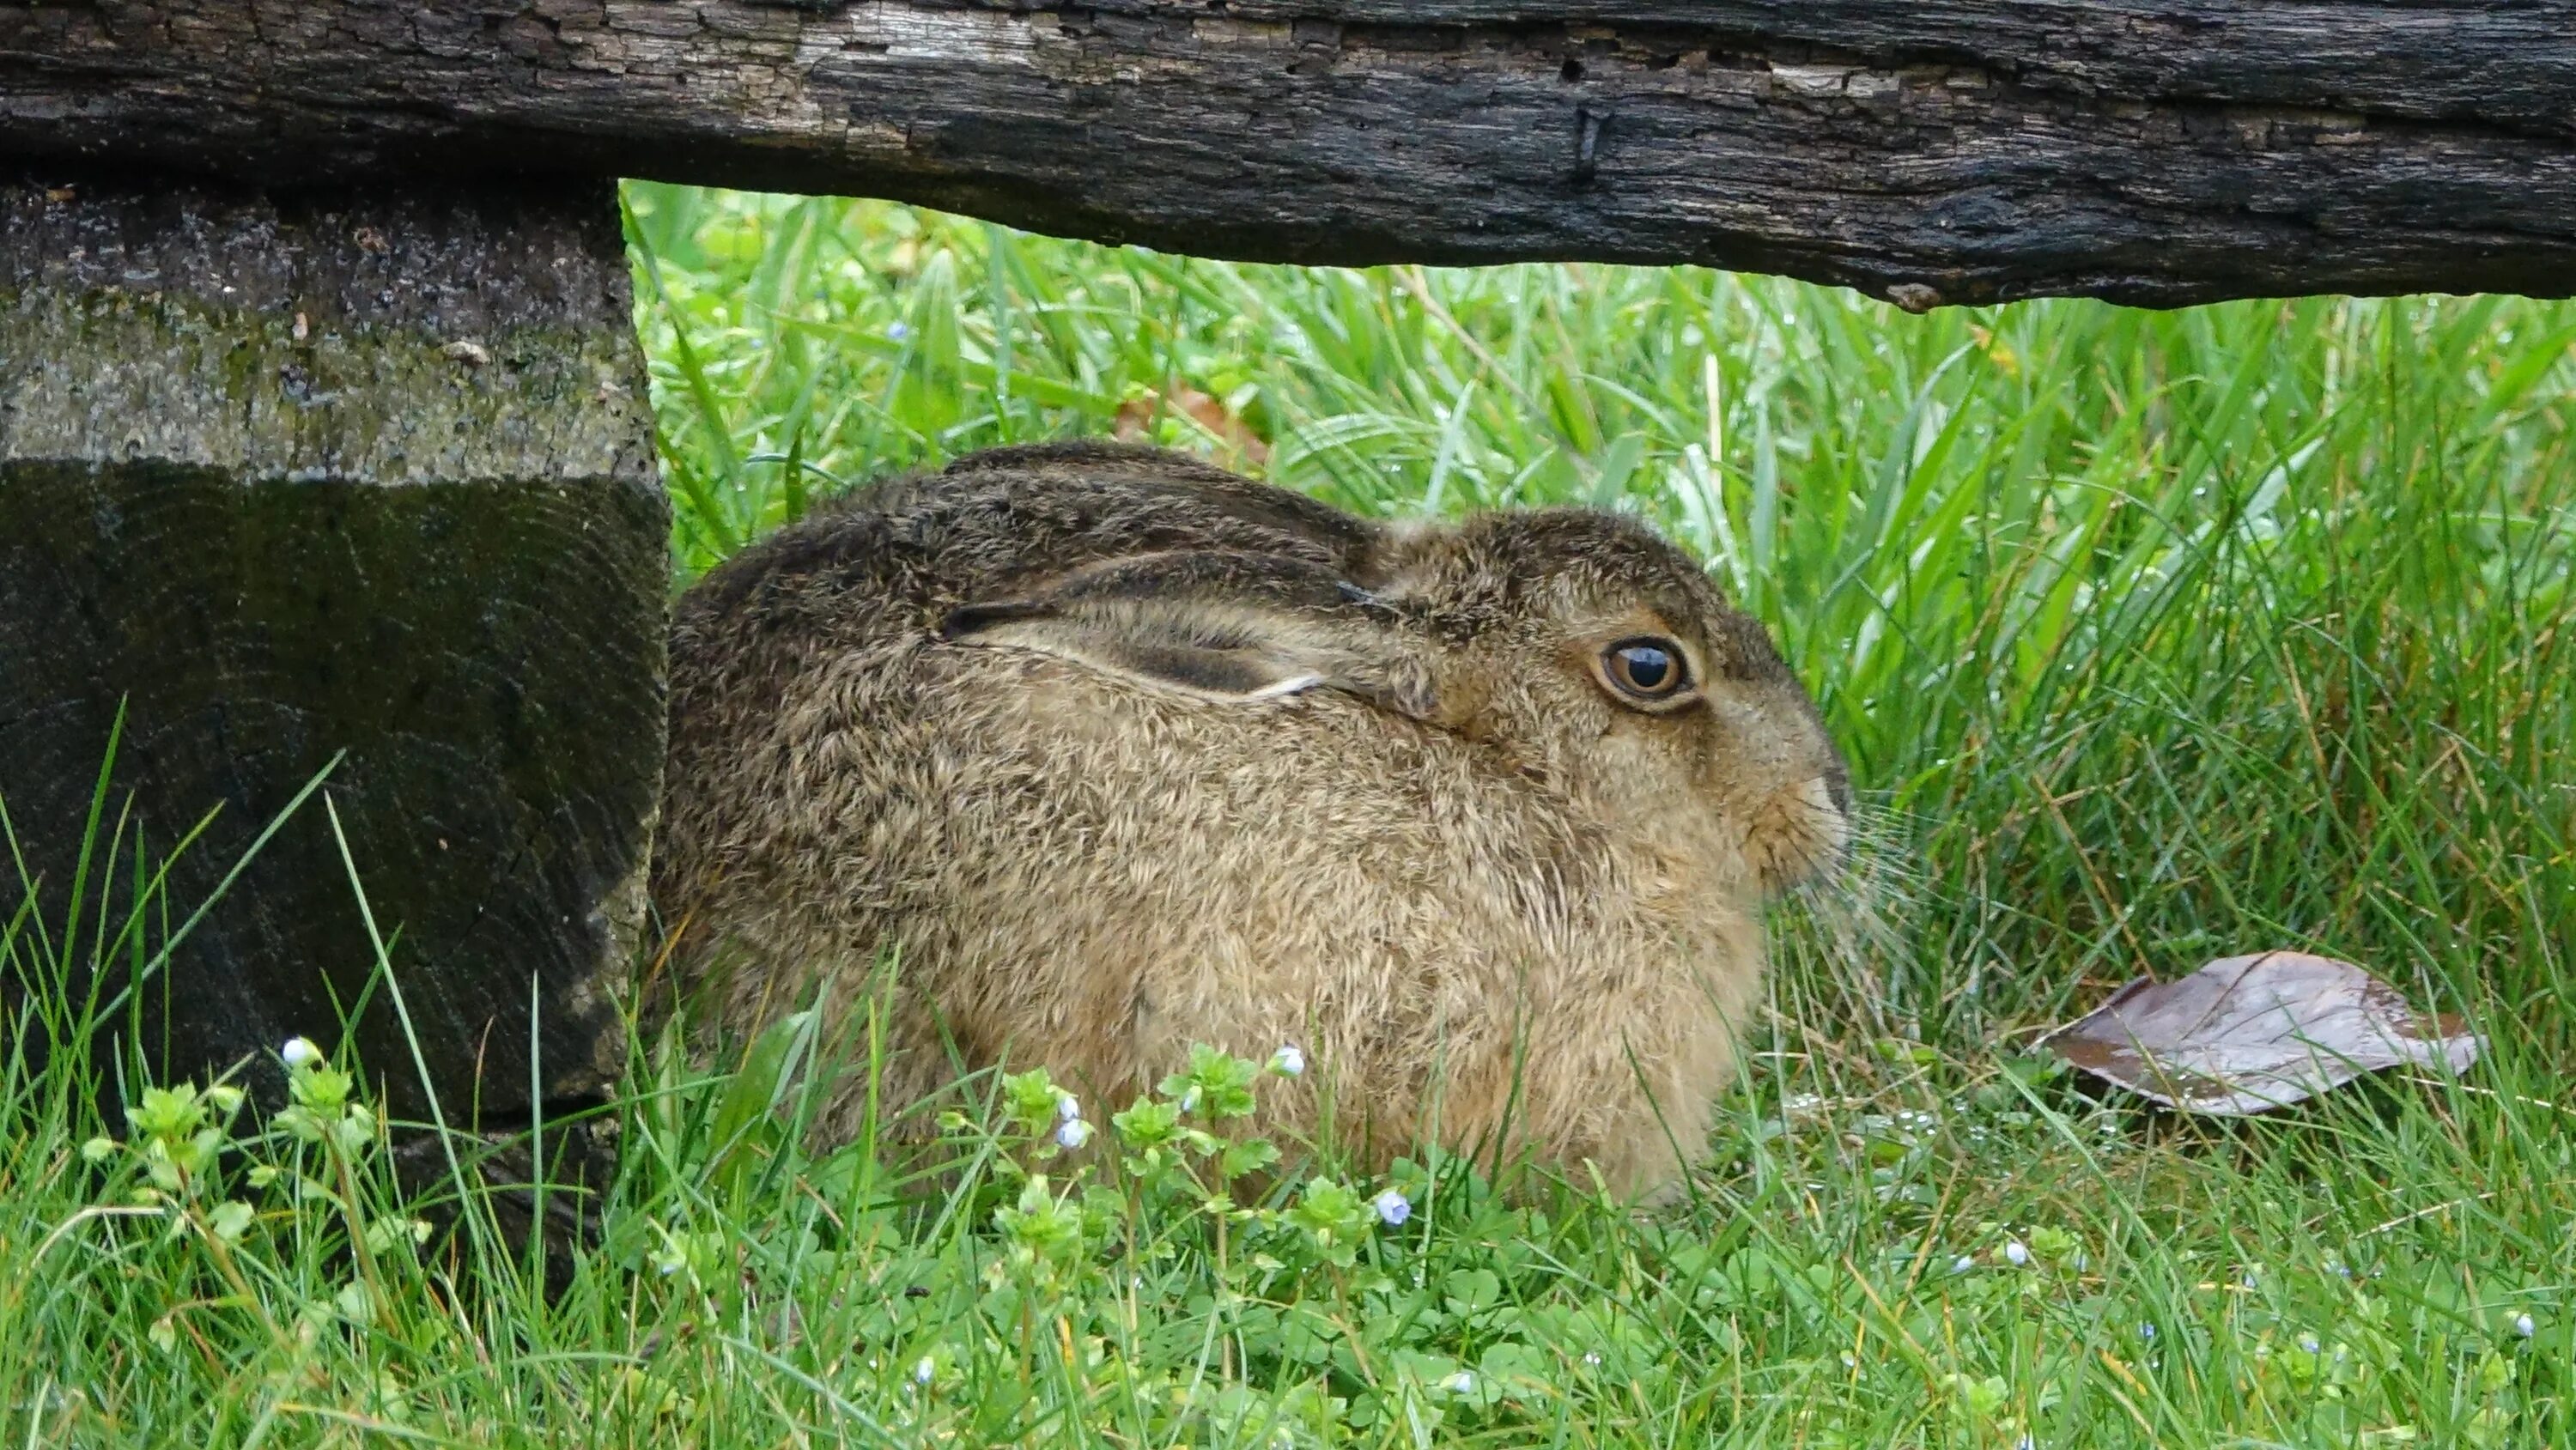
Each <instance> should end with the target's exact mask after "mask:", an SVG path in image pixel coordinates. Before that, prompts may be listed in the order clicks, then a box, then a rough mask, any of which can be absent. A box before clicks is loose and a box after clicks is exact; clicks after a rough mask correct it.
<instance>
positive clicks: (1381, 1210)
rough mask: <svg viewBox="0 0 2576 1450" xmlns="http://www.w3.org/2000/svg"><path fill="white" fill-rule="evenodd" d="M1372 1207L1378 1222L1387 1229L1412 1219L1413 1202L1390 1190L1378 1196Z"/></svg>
mask: <svg viewBox="0 0 2576 1450" xmlns="http://www.w3.org/2000/svg"><path fill="white" fill-rule="evenodd" d="M1373 1206H1374V1207H1375V1208H1376V1209H1377V1217H1378V1222H1380V1223H1383V1224H1385V1225H1386V1226H1387V1227H1388V1228H1394V1227H1396V1226H1397V1225H1398V1224H1401V1223H1403V1222H1404V1221H1405V1220H1406V1219H1408V1218H1411V1217H1413V1200H1412V1199H1409V1198H1407V1197H1405V1196H1404V1195H1403V1194H1402V1193H1400V1192H1398V1191H1397V1190H1395V1189H1392V1188H1390V1189H1388V1190H1387V1191H1386V1192H1384V1193H1381V1194H1379V1195H1378V1196H1377V1201H1376V1203H1375V1204H1374V1205H1373Z"/></svg>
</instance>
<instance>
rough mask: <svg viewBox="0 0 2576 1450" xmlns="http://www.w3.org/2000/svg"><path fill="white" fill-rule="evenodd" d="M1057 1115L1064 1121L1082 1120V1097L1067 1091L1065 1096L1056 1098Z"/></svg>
mask: <svg viewBox="0 0 2576 1450" xmlns="http://www.w3.org/2000/svg"><path fill="white" fill-rule="evenodd" d="M1055 1115H1056V1117H1057V1118H1058V1119H1060V1120H1062V1121H1064V1122H1068V1123H1075V1122H1080V1121H1081V1120H1082V1099H1080V1098H1077V1097H1075V1096H1074V1095H1073V1094H1071V1093H1066V1094H1065V1095H1064V1096H1062V1097H1060V1098H1057V1099H1056V1100H1055Z"/></svg>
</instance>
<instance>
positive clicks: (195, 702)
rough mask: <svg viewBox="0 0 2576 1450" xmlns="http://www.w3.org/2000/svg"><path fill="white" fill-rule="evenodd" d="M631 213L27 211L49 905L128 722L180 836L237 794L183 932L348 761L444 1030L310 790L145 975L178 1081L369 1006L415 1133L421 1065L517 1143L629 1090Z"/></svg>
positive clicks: (76, 187)
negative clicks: (360, 889) (550, 1118)
mask: <svg viewBox="0 0 2576 1450" xmlns="http://www.w3.org/2000/svg"><path fill="white" fill-rule="evenodd" d="M616 218H617V211H616V206H615V203H614V198H613V196H612V194H611V191H610V184H609V183H608V182H605V181H595V182H586V183H577V184H563V183H560V182H558V183H552V184H548V185H545V186H542V187H531V188H527V189H513V188H510V187H507V186H500V185H482V186H442V185H422V184H416V183H415V184H406V185H404V186H401V187H399V188H392V187H387V188H377V189H362V190H335V191H329V192H319V193H311V194H296V193H286V192H278V193H268V192H262V191H257V190H251V189H246V188H239V187H227V186H221V185H213V184H206V183H200V182H188V181H180V180H172V179H168V178H152V177H137V176H130V175H128V176H120V177H119V178H117V179H115V180H112V181H111V180H107V179H103V178H97V179H90V178H82V177H78V176H72V177H65V176H62V175H59V174H57V175H53V176H48V177H41V178H36V177H22V178H20V179H19V180H17V181H14V182H12V183H9V184H7V185H5V186H0V802H5V804H6V807H7V810H8V813H9V819H10V822H11V824H12V826H13V827H14V829H15V832H16V835H17V842H18V845H19V848H20V850H21V851H22V852H23V854H24V858H25V861H26V864H27V867H28V869H29V870H30V871H31V872H33V873H35V874H36V875H38V876H39V877H41V879H42V883H43V887H44V890H43V892H42V896H43V899H44V901H45V903H46V915H47V918H48V919H49V920H51V921H54V922H59V921H60V920H61V911H62V909H63V904H64V901H65V899H66V889H67V886H68V883H69V882H70V880H71V878H72V873H73V870H74V867H75V862H76V859H77V857H78V855H79V850H80V832H81V829H82V822H83V819H84V816H85V814H86V812H87V810H88V806H89V799H90V792H91V788H92V785H93V782H94V781H95V780H96V778H97V775H98V769H99V765H100V761H101V759H102V754H103V752H104V751H105V749H106V747H107V744H108V740H109V734H110V729H111V724H112V722H113V721H114V719H115V717H116V713H117V711H118V708H119V705H120V703H122V705H123V708H124V711H125V727H124V741H123V745H122V748H121V749H120V750H119V752H118V754H117V758H116V769H115V774H114V780H113V790H112V792H111V795H110V797H109V807H108V808H109V810H110V811H111V812H112V813H113V812H123V811H126V810H128V809H129V806H130V809H131V821H132V826H133V829H135V830H139V831H140V839H141V841H142V842H143V843H144V845H145V848H146V850H147V851H149V852H151V853H153V854H155V855H157V854H158V853H161V852H165V851H167V850H168V849H169V848H170V847H171V846H172V845H173V844H174V843H175V842H176V841H177V840H178V839H179V837H180V836H181V835H182V834H183V833H184V832H185V831H186V830H187V829H188V828H189V827H191V826H192V825H193V824H195V823H196V821H197V820H198V819H199V817H200V816H201V815H202V814H203V813H204V812H206V811H207V810H208V809H209V808H213V807H218V806H219V807H220V812H219V814H218V815H217V816H216V818H215V820H214V823H213V825H212V827H211V828H210V829H209V830H208V831H207V832H206V833H205V835H204V836H203V837H202V838H201V839H200V840H198V841H197V842H196V844H195V845H193V846H192V847H191V848H189V850H188V851H187V852H186V853H185V854H184V855H183V856H182V857H181V860H180V864H179V866H178V869H177V870H176V872H175V873H174V875H173V876H172V878H171V881H170V884H169V889H168V892H167V899H168V902H169V904H170V906H171V908H172V914H171V917H170V918H169V920H168V923H167V924H168V925H175V924H176V922H177V920H178V918H179V917H181V916H184V914H185V913H186V911H187V910H188V909H190V908H192V907H193V906H194V905H195V904H196V903H197V902H199V901H200V900H202V899H203V898H204V897H205V896H206V895H207V894H209V893H211V892H213V891H214V890H215V888H216V886H217V885H218V883H219V882H220V880H221V879H222V877H223V876H224V874H225V872H226V871H227V870H228V869H230V867H231V866H232V865H233V864H234V862H235V861H236V860H237V859H239V858H240V856H241V854H242V853H243V852H244V851H245V850H246V849H247V848H248V846H249V845H250V843H251V842H252V840H253V839H254V838H255V837H256V836H257V835H258V833H259V832H260V831H261V830H262V828H263V827H265V826H266V825H267V824H268V823H269V821H270V820H271V818H272V817H273V816H275V815H276V814H277V813H278V812H279V811H280V810H282V809H283V808H284V807H285V806H286V805H287V804H288V802H289V801H291V800H292V799H293V798H294V797H295V796H296V794H297V792H298V791H299V790H300V789H301V788H302V787H303V786H304V785H305V784H306V783H307V781H308V780H310V779H311V778H312V777H314V775H315V774H316V773H317V772H320V771H321V770H323V768H324V767H325V766H326V764H328V763H329V762H330V761H331V760H332V758H333V757H334V756H335V755H340V754H342V753H343V752H345V758H344V759H342V760H341V762H340V764H339V766H338V767H337V769H336V770H334V771H333V772H332V773H331V775H330V776H329V778H328V781H327V783H326V785H325V786H324V792H325V793H326V794H327V796H328V798H329V801H330V805H331V807H332V808H334V809H336V811H337V813H338V817H339V822H340V824H341V826H342V827H343V828H344V829H345V835H346V839H347V844H348V850H349V853H350V855H351V856H352V857H353V858H354V861H355V864H356V867H357V872H358V875H359V878H360V880H361V881H362V882H363V884H364V887H365V892H366V900H367V902H368V905H369V906H370V908H371V909H372V912H373V915H374V918H375V923H376V925H377V927H378V928H379V929H381V931H382V932H383V933H385V934H386V935H387V936H388V937H392V938H394V939H395V945H394V947H393V951H392V962H393V967H394V971H395V975H396V980H397V982H398V983H399V985H400V986H401V988H402V989H403V990H402V995H403V1000H404V1005H405V1006H407V1007H408V1009H409V1014H410V1030H409V1031H408V1032H407V1031H406V1030H405V1027H404V1024H403V1022H402V1020H401V1018H400V1016H399V1015H398V1014H397V1012H396V1010H395V1003H394V1000H393V997H392V995H391V994H390V993H389V992H387V991H386V990H384V989H383V988H382V987H381V986H379V987H378V988H376V989H375V990H374V991H373V992H372V994H370V992H369V989H368V985H367V984H368V981H369V979H370V977H371V976H372V975H374V972H375V967H376V956H375V951H374V949H373V947H372V945H371V939H370V936H369V933H368V931H367V929H366V927H365V924H364V923H363V921H362V919H361V916H360V913H359V909H358V900H357V897H356V895H355V893H354V892H353V890H352V888H351V884H350V880H349V876H348V872H347V871H346V869H345V868H344V866H343V863H342V860H341V855H340V846H339V843H338V840H337V839H336V838H335V835H334V831H333V827H332V821H331V818H330V815H329V814H328V813H327V812H326V810H325V807H324V802H323V800H322V799H321V798H320V797H318V796H317V797H316V798H314V799H312V800H311V801H309V802H308V803H307V805H306V806H305V807H304V808H303V809H302V810H301V811H300V812H298V813H297V814H296V815H294V816H293V817H291V818H290V819H289V820H288V821H287V823H286V824H285V826H284V827H283V829H282V830H281V831H280V832H279V833H278V834H277V836H276V837H275V839H273V840H272V841H270V842H269V844H268V845H267V846H266V848H265V849H264V850H262V851H261V852H260V853H259V854H258V855H257V857H256V858H255V859H254V860H253V861H252V863H251V865H250V866H249V868H248V870H247V872H246V873H245V874H243V875H242V877H241V878H240V879H239V880H238V881H237V882H235V883H234V885H233V886H232V888H231V891H230V893H229V895H227V896H226V897H225V898H224V899H223V900H222V901H221V903H220V904H219V905H218V906H217V907H216V908H215V910H214V911H213V912H212V913H211V914H210V915H209V916H208V917H207V918H206V919H205V920H204V921H203V922H202V923H201V924H200V925H198V926H197V928H196V929H195V931H194V932H193V934H191V935H190V936H189V937H188V938H187V939H186V941H185V942H184V943H183V944H182V946H181V948H180V950H179V951H178V952H177V953H176V954H175V955H174V956H173V958H172V960H171V961H170V962H169V964H168V966H167V967H166V969H164V970H162V971H160V972H158V973H157V974H155V975H154V976H153V977H151V978H150V979H149V980H146V981H144V982H143V983H141V984H140V986H141V992H140V1008H141V1010H140V1017H139V1021H140V1025H141V1028H142V1032H141V1041H140V1043H139V1044H138V1045H139V1046H140V1047H141V1048H142V1050H143V1052H144V1055H145V1056H146V1058H148V1059H149V1060H150V1061H152V1062H153V1064H154V1065H155V1067H156V1068H157V1069H159V1070H162V1071H166V1072H168V1073H170V1074H174V1075H181V1074H194V1075H197V1077H198V1079H199V1080H200V1081H203V1080H204V1075H205V1074H207V1073H208V1072H210V1071H218V1070H222V1069H225V1068H228V1067H231V1066H233V1065H234V1064H236V1063H244V1062H246V1063H247V1068H246V1073H247V1077H246V1081H247V1082H248V1083H249V1084H251V1085H253V1086H255V1087H264V1088H267V1089H269V1090H271V1091H274V1089H275V1088H276V1086H277V1081H276V1072H275V1062H276V1058H275V1052H276V1049H277V1048H278V1047H279V1045H280V1044H281V1043H283V1042H284V1041H285V1040H286V1039H287V1038H288V1037H290V1036H295V1035H304V1036H309V1037H312V1038H314V1039H316V1040H317V1041H322V1042H324V1043H325V1044H326V1045H327V1044H328V1043H329V1041H330V1039H331V1037H332V1036H333V1035H334V1032H335V1029H336V1026H337V1021H338V1014H339V1012H340V1011H341V1009H343V1008H347V1007H355V1006H356V1005H357V1004H359V1003H361V1002H363V1003H364V1004H365V1005H364V1008H363V1011H361V1012H360V1013H359V1015H358V1018H357V1021H356V1025H355V1031H356V1036H357V1041H358V1046H359V1050H360V1055H361V1059H362V1061H363V1062H364V1063H365V1065H366V1066H367V1067H368V1068H369V1069H370V1070H371V1071H372V1072H373V1073H374V1074H375V1075H376V1077H377V1078H378V1080H379V1081H380V1083H381V1084H382V1089H383V1092H384V1100H385V1102H386V1103H387V1104H388V1106H389V1107H390V1108H391V1110H392V1111H393V1112H394V1113H395V1114H397V1115H399V1116H403V1117H408V1118H414V1119H426V1118H427V1117H429V1115H430V1111H431V1103H430V1101H429V1097H428V1094H427V1092H426V1090H425V1089H424V1085H423V1079H424V1075H425V1076H426V1078H427V1081H428V1082H429V1083H430V1084H433V1085H434V1086H435V1089H436V1093H437V1096H438V1100H439V1101H438V1108H439V1110H440V1111H441V1112H442V1113H443V1115H444V1117H445V1118H446V1119H447V1120H448V1121H449V1122H450V1123H452V1124H455V1125H457V1126H461V1127H474V1126H481V1127H486V1128H490V1127H510V1126H514V1125H520V1124H524V1123H525V1122H526V1121H527V1120H528V1118H529V1116H530V1114H531V1112H532V1111H533V1110H534V1109H535V1108H537V1107H538V1106H539V1105H540V1104H544V1105H548V1106H550V1107H552V1108H555V1109H560V1108H563V1107H566V1106H569V1105H571V1104H575V1103H579V1102H583V1101H588V1100H596V1099H597V1098H598V1097H599V1095H600V1094H601V1093H602V1092H603V1090H604V1089H605V1088H606V1086H607V1085H608V1083H609V1082H610V1081H611V1079H612V1077H613V1075H614V1073H615V1071H616V1070H617V1068H618V1067H619V1065H620V1064H621V1062H622V1045H623V1038H622V1035H621V1032H620V1027H619V1019H618V1014H617V1011H616V1007H617V1000H616V986H617V984H618V983H619V982H621V981H622V980H623V977H624V973H625V971H626V969H627V966H628V963H629V960H630V954H631V952H632V951H633V950H634V946H635V941H636V934H637V929H638V926H639V921H640V916H641V911H642V898H641V892H640V881H641V873H642V870H643V867H644V864H645V853H646V850H647V847H648V844H649V833H650V828H651V823H652V820H653V815H654V810H655V804H656V793H657V790H658V787H659V780H660V762H661V756H662V682H663V668H662V661H663V647H664V646H663V640H664V628H665V625H664V620H665V611H666V591H667V588H668V579H669V573H668V563H667V547H668V545H667V536H668V529H669V521H668V510H667V505H666V503H665V501H664V499H663V496H662V492H661V489H660V485H659V482H658V479H657V477H656V473H655V468H654V460H653V454H652V432H651V421H650V418H649V415H648V412H647V408H646V400H645V397H644V385H643V377H642V369H641V366H640V360H639V356H638V352H637V348H636V345H635V341H634V337H633V330H632V322H631V316H630V300H629V294H628V288H627V277H626V262H625V256H624V250H623V247H622V245H621V241H620V238H619V235H618V228H617V220H616ZM129 837H131V832H129ZM97 869H101V870H106V871H110V872H118V873H125V874H129V875H130V873H131V871H132V869H133V863H132V861H131V860H130V859H128V860H125V861H121V862H105V863H98V865H97ZM94 879H95V878H94ZM11 899H12V900H13V901H14V900H15V893H14V892H13V893H12V897H11ZM93 919H94V918H93ZM160 930H161V927H160V926H158V925H156V928H155V934H154V935H153V937H152V938H151V939H150V941H149V943H148V945H150V946H152V947H156V948H157V946H158V945H159V942H160V936H159V932H160ZM67 949H68V950H70V951H71V952H72V953H73V954H74V955H75V956H78V955H79V954H80V952H81V948H80V947H79V946H78V945H76V944H74V945H72V946H70V947H68V948H67ZM129 966H130V964H129V963H127V962H125V961H123V960H120V961H119V962H118V963H117V964H114V965H113V966H111V968H110V971H109V976H110V978H111V979H110V980H109V981H107V982H106V983H104V986H105V989H106V990H107V991H108V992H109V993H111V994H112V993H113V992H114V991H116V990H120V989H122V988H123V987H124V986H125V985H126V982H125V980H124V976H125V975H126V973H127V971H128V970H129ZM85 985H86V984H85V983H82V982H79V981H75V982H74V983H73V987H74V990H75V993H76V994H77V993H78V992H79V991H80V990H82V989H83V987H84V986H85ZM415 1043H416V1044H417V1049H418V1057H419V1063H418V1066H415V1059H414V1044H415ZM98 1060H99V1061H101V1062H102V1063H103V1062H104V1061H105V1059H103V1058H102V1059H98ZM102 1070H104V1069H102ZM110 1076H111V1082H110V1089H109V1090H110V1091H111V1093H112V1092H113V1091H114V1083H113V1081H112V1078H113V1075H112V1074H111V1075H110ZM111 1100H112V1099H111ZM110 1120H111V1121H115V1116H114V1115H113V1114H111V1117H110Z"/></svg>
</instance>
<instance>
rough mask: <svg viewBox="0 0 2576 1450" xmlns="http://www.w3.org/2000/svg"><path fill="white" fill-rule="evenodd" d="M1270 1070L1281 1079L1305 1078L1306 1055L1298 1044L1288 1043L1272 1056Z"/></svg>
mask: <svg viewBox="0 0 2576 1450" xmlns="http://www.w3.org/2000/svg"><path fill="white" fill-rule="evenodd" d="M1270 1070H1271V1071H1272V1072H1275V1073H1277V1074H1279V1075H1280V1076H1281V1077H1304V1076H1305V1075H1306V1054H1305V1052H1304V1050H1303V1049H1301V1048H1299V1047H1298V1046H1297V1044H1296V1043H1293V1042H1291V1043H1286V1044H1284V1045H1282V1046H1281V1047H1280V1049H1279V1050H1278V1051H1277V1052H1274V1053H1272V1054H1270Z"/></svg>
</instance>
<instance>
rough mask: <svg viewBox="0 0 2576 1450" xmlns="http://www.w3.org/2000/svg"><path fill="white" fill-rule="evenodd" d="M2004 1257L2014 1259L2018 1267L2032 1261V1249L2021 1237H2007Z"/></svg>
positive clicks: (2014, 1263)
mask: <svg viewBox="0 0 2576 1450" xmlns="http://www.w3.org/2000/svg"><path fill="white" fill-rule="evenodd" d="M2004 1257H2005V1258H2007V1259H2010V1260H2012V1265H2013V1267H2014V1268H2016V1269H2018V1268H2021V1267H2022V1266H2023V1265H2026V1264H2028V1263H2029V1262H2030V1249H2029V1248H2028V1247H2027V1246H2026V1245H2024V1244H2023V1243H2022V1241H2021V1240H2019V1239H2006V1240H2004Z"/></svg>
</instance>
